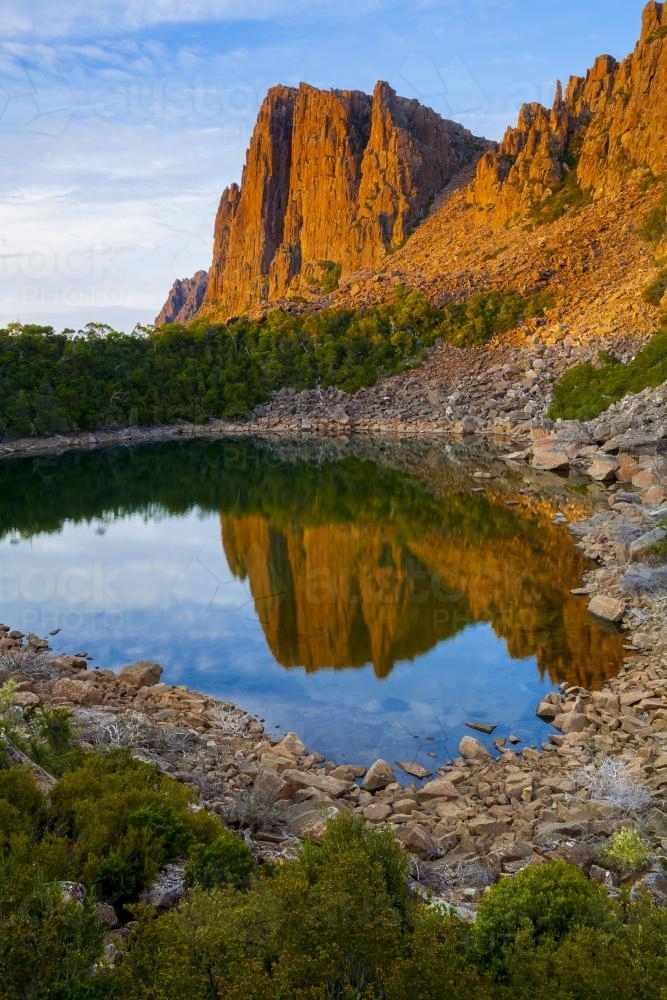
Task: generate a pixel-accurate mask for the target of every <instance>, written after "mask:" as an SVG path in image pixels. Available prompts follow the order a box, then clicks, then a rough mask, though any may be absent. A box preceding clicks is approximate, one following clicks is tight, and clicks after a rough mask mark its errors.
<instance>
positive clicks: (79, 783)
mask: <svg viewBox="0 0 667 1000" xmlns="http://www.w3.org/2000/svg"><path fill="white" fill-rule="evenodd" d="M192 799H193V792H192V791H191V790H190V789H188V788H187V787H185V786H184V785H181V784H178V783H177V782H175V781H173V780H171V779H170V778H167V777H166V776H165V775H162V774H159V773H158V772H157V771H156V770H155V768H153V767H151V766H150V765H148V764H144V763H142V762H141V761H137V760H135V759H134V758H133V757H132V756H131V754H130V752H129V751H128V750H126V749H120V750H113V751H110V752H108V753H105V754H100V753H91V754H87V755H86V756H85V758H84V760H83V762H82V763H81V765H80V766H79V767H78V768H75V769H74V770H72V771H69V772H68V773H67V774H65V775H64V776H63V777H62V778H61V779H60V781H59V782H58V784H57V785H56V786H55V788H54V789H53V791H52V793H51V809H50V816H49V823H50V829H51V831H52V834H53V835H54V837H55V838H65V839H66V840H67V841H68V842H69V843H70V845H71V846H70V851H69V860H68V870H67V872H66V873H63V874H62V875H61V877H67V878H71V879H73V880H76V881H82V882H84V884H86V885H88V886H94V887H95V888H96V891H97V893H98V896H99V898H101V899H104V900H107V901H109V902H111V903H115V902H118V901H126V900H129V899H133V898H135V896H136V895H137V893H138V892H139V891H140V890H141V889H142V888H143V887H144V885H146V883H147V882H149V881H150V880H151V879H152V878H153V877H154V876H155V874H156V873H157V872H158V870H159V869H160V867H161V866H162V865H164V864H166V863H167V862H168V861H171V860H174V859H175V858H177V857H180V856H181V855H182V854H183V853H185V852H186V851H187V849H188V848H189V846H190V845H191V844H192V842H193V839H194V837H193V822H192V816H193V814H191V813H190V812H189V809H188V806H189V805H190V803H191V802H192Z"/></svg>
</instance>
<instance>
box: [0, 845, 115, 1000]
mask: <svg viewBox="0 0 667 1000" xmlns="http://www.w3.org/2000/svg"><path fill="white" fill-rule="evenodd" d="M104 930H105V928H104V925H103V924H101V923H100V921H98V920H97V919H96V917H95V914H94V911H93V909H92V905H91V903H90V902H86V903H85V904H84V905H81V904H79V903H75V902H66V901H65V900H64V898H63V894H62V890H61V888H60V886H59V885H58V884H57V883H56V882H53V881H51V880H49V879H48V878H46V877H45V876H44V875H43V874H42V873H40V872H39V871H35V870H34V867H33V866H30V865H26V866H16V865H14V864H13V863H12V861H11V859H9V860H8V859H4V860H3V859H0V984H1V986H0V995H1V996H2V998H3V1000H28V998H31V1000H33V998H34V1000H93V997H95V996H96V995H98V994H97V993H96V985H97V984H96V976H95V963H96V962H97V961H99V960H100V958H101V953H102V938H103V934H104Z"/></svg>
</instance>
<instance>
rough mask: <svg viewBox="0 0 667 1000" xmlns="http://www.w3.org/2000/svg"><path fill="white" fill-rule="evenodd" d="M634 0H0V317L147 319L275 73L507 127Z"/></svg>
mask: <svg viewBox="0 0 667 1000" xmlns="http://www.w3.org/2000/svg"><path fill="white" fill-rule="evenodd" d="M642 7H643V2H641V0H640V2H636V3H635V2H628V0H609V2H606V3H598V2H595V3H587V4H584V3H581V2H580V0H579V2H573V0H561V2H560V3H559V4H558V5H547V6H544V5H537V4H534V3H528V2H525V0H515V2H513V0H499V2H497V3H490V2H487V0H449V2H447V0H445V2H434V0H417V2H413V3H406V2H402V0H389V2H383V3H380V2H379V0H337V2H332V0H326V2H324V0H310V2H306V0H273V2H270V0H246V2H243V0H236V2H234V3H231V2H228V0H179V2H175V0H152V2H147V0H96V2H94V0H92V2H91V0H87V2H82V0H61V2H60V3H59V4H58V5H57V6H54V5H53V4H52V3H51V2H49V3H47V2H46V0H3V26H2V41H0V325H4V324H6V323H7V322H11V321H13V320H17V319H19V320H21V321H22V322H43V323H50V324H52V325H53V326H55V327H56V329H61V328H62V327H65V326H74V327H77V326H80V325H82V324H84V323H85V322H87V321H88V320H91V319H92V320H96V321H104V322H109V323H111V324H112V325H115V326H117V327H118V328H124V329H131V328H132V326H133V325H134V324H135V322H137V321H141V322H150V321H151V320H152V319H153V317H154V316H155V314H156V313H157V312H158V310H159V308H160V306H161V305H162V302H163V300H164V299H165V297H166V294H167V291H168V289H169V287H170V286H171V283H172V282H173V280H174V279H175V278H177V277H183V276H185V275H187V274H192V273H193V272H194V271H195V270H197V269H198V268H207V267H208V265H209V263H210V256H211V237H212V229H213V220H214V216H215V210H216V207H217V203H218V200H219V197H220V194H221V192H222V189H223V187H225V185H227V184H228V183H230V182H231V181H234V180H239V179H240V175H241V168H242V165H243V160H244V155H245V150H246V148H247V145H248V142H249V139H250V136H251V133H252V128H253V125H254V121H255V117H256V114H257V109H258V106H259V104H260V102H261V100H262V98H263V96H264V94H265V92H266V90H267V89H268V88H269V87H270V86H271V85H273V84H275V83H286V84H297V83H298V82H299V81H300V80H306V81H307V82H309V83H312V84H313V85H315V86H321V87H340V88H350V89H352V88H357V89H361V90H366V91H369V90H371V89H372V87H373V85H374V83H375V82H376V80H378V79H385V80H389V82H390V83H391V84H392V85H393V86H394V87H395V88H396V89H397V90H398V91H399V93H402V94H404V95H405V96H408V97H418V98H419V99H421V100H422V101H423V102H424V103H425V104H428V105H430V106H431V107H434V108H435V109H436V110H437V111H439V112H440V113H441V114H443V115H444V116H445V117H449V118H454V119H456V120H458V121H462V122H463V123H464V124H465V125H467V126H468V127H469V128H471V129H472V130H473V131H474V132H476V133H477V134H483V135H486V136H488V137H489V138H495V139H498V138H500V136H501V135H502V133H503V131H504V129H505V128H506V126H507V125H509V124H513V123H514V121H515V120H516V112H517V109H518V107H519V105H520V104H521V103H522V102H523V101H527V100H540V101H542V102H543V103H546V104H550V103H551V101H552V99H553V92H554V87H555V81H556V79H557V78H561V79H563V81H565V80H566V79H567V77H568V76H569V75H570V74H571V73H577V74H582V73H584V72H585V70H586V69H587V68H588V66H589V65H590V64H591V63H592V61H593V59H594V58H595V56H596V55H597V54H599V53H602V52H609V53H611V54H612V55H615V56H616V57H617V58H622V57H623V56H625V55H626V54H627V53H628V52H629V51H630V50H631V49H632V47H633V46H634V44H635V41H636V39H637V37H638V35H639V26H640V17H641V10H642Z"/></svg>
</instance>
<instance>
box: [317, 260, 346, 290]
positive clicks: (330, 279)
mask: <svg viewBox="0 0 667 1000" xmlns="http://www.w3.org/2000/svg"><path fill="white" fill-rule="evenodd" d="M320 267H321V268H322V270H323V272H324V273H323V275H322V280H321V281H320V288H321V289H322V291H323V292H326V293H329V292H334V291H335V290H336V289H337V288H338V283H339V281H340V276H341V272H342V267H341V265H340V263H337V262H336V261H335V260H321V261H320Z"/></svg>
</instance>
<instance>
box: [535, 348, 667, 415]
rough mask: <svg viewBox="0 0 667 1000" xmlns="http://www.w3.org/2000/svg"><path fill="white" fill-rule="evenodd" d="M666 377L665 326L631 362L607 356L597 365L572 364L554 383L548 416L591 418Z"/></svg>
mask: <svg viewBox="0 0 667 1000" xmlns="http://www.w3.org/2000/svg"><path fill="white" fill-rule="evenodd" d="M665 380H667V328H665V329H663V330H660V331H659V332H658V333H656V334H655V335H654V336H653V337H652V338H651V340H649V342H648V343H647V344H645V345H644V347H642V349H641V350H640V351H638V352H637V354H636V355H635V357H634V358H633V359H632V361H629V362H628V363H627V364H621V363H620V362H619V361H617V360H616V359H615V358H611V357H609V356H606V357H605V359H604V360H603V363H602V364H601V365H600V366H598V367H596V366H594V365H591V364H585V365H575V366H574V367H573V368H569V369H568V370H567V371H566V372H564V373H563V375H562V376H561V377H560V379H559V380H558V382H557V383H556V385H555V386H554V393H553V400H552V403H551V407H550V409H549V416H550V417H553V418H554V419H558V418H562V419H565V420H591V419H592V418H593V417H596V416H597V415H598V413H602V411H603V410H606V409H607V407H609V406H611V404H612V403H615V402H616V401H617V400H619V399H622V398H623V396H627V395H628V393H633V392H641V390H642V389H646V388H648V387H655V386H658V385H661V384H662V383H663V382H664V381H665Z"/></svg>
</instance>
